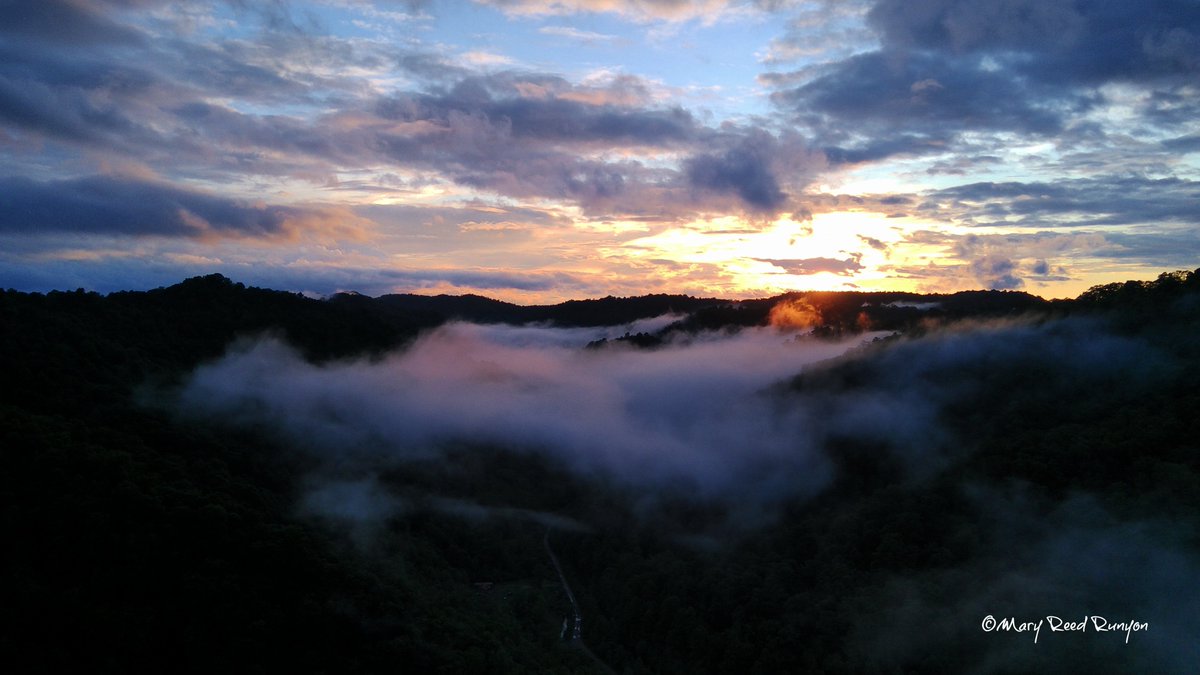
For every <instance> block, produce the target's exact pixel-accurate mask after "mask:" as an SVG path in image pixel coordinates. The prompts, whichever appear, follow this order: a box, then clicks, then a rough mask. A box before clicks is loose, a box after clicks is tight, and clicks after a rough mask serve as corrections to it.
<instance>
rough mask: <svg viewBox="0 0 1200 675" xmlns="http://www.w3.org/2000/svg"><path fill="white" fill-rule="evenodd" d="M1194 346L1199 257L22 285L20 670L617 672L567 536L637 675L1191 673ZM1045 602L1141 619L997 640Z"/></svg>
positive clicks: (14, 584) (10, 395)
mask: <svg viewBox="0 0 1200 675" xmlns="http://www.w3.org/2000/svg"><path fill="white" fill-rule="evenodd" d="M531 324H532V325H531ZM1198 334H1200V270H1198V271H1195V272H1183V271H1181V272H1174V273H1168V274H1163V275H1161V276H1160V277H1159V278H1158V279H1156V280H1153V281H1130V282H1126V283H1122V284H1109V285H1106V286H1099V287H1095V288H1092V289H1090V290H1089V291H1087V292H1085V293H1084V294H1082V295H1081V296H1080V297H1079V298H1077V299H1075V300H1071V301H1053V302H1048V301H1044V300H1042V299H1040V298H1036V297H1034V296H1031V295H1028V294H1024V293H1016V292H999V291H990V292H984V291H980V292H972V293H957V294H953V295H918V294H910V293H806V294H789V295H787V296H781V297H777V298H769V299H763V300H752V301H742V302H729V301H724V300H719V299H699V298H690V297H684V296H645V297H642V298H605V299H601V300H591V301H577V302H571V303H564V304H561V305H554V306H543V307H523V306H517V305H510V304H507V303H500V302H497V301H493V300H489V299H486V298H480V297H471V296H462V297H448V296H439V297H421V296H404V295H394V296H383V297H380V298H368V297H366V296H358V295H351V294H343V295H338V296H335V297H332V298H329V299H325V300H315V299H310V298H305V297H302V296H298V295H295V294H289V293H283V292H278V291H270V290H264V289H257V288H246V287H243V286H242V285H241V284H237V283H235V282H233V281H231V280H229V279H226V278H224V277H221V276H218V275H213V276H209V277H198V278H194V279H189V280H187V281H185V282H183V283H181V284H178V285H176V286H172V287H169V288H163V289H158V290H155V291H149V292H145V293H135V292H129V293H114V294H110V295H108V296H100V295H97V294H94V293H87V292H83V291H76V292H54V293H49V294H45V295H42V294H26V293H18V292H15V291H6V292H3V293H2V294H0V373H2V374H0V379H2V381H3V386H2V387H0V462H2V465H0V485H2V487H0V494H2V495H3V501H4V510H3V513H4V516H3V523H4V528H5V535H6V537H5V539H6V541H9V542H11V546H10V549H11V552H10V554H9V555H7V556H6V558H5V561H4V566H5V581H6V583H5V585H4V591H3V597H0V603H3V606H4V607H5V608H6V610H5V612H4V613H3V615H2V618H0V621H2V622H3V630H2V631H0V657H2V658H3V659H4V661H5V662H8V663H20V662H25V663H34V664H37V666H38V669H40V670H45V671H53V672H66V671H85V670H86V671H88V672H96V671H101V672H108V671H124V672H128V671H140V670H149V669H154V670H160V671H162V670H170V671H183V672H213V671H216V670H227V671H232V672H255V671H259V672H276V671H281V670H285V669H286V670H288V671H290V672H339V673H341V672H347V673H348V672H383V671H389V672H391V671H395V670H396V669H397V668H401V669H412V670H414V671H420V672H448V673H449V672H455V673H458V672H481V673H505V672H512V673H518V672H580V673H584V672H600V671H601V670H602V666H598V665H597V664H596V663H595V661H593V660H592V659H591V658H590V657H589V656H587V655H586V654H585V653H583V652H582V651H581V650H580V649H577V648H576V647H575V646H574V644H573V643H571V642H569V641H563V640H561V639H560V628H561V622H562V620H563V618H564V617H565V616H567V613H568V612H569V611H570V610H569V606H568V603H567V600H566V598H565V597H564V596H563V593H562V589H561V586H559V585H558V580H557V575H556V573H555V571H554V569H553V567H552V566H551V564H550V561H549V560H548V559H547V556H546V553H545V551H544V549H543V536H544V535H545V534H546V533H547V531H549V532H550V535H549V537H550V541H551V542H552V543H553V546H554V547H555V550H556V551H557V557H558V558H559V560H560V562H561V564H562V566H563V570H564V573H565V575H566V576H567V578H568V579H569V580H570V583H571V587H572V589H573V590H574V593H575V595H576V596H577V600H578V602H579V605H580V607H581V611H582V612H583V615H584V617H585V625H584V631H583V637H584V640H585V641H586V643H587V645H588V647H590V648H591V650H592V651H593V652H595V654H596V655H597V656H598V657H600V658H601V659H602V660H603V661H604V663H606V664H607V665H608V666H609V667H611V668H612V669H614V670H616V671H617V672H629V673H698V672H713V673H724V672H762V673H779V672H880V673H890V672H1030V671H1036V672H1047V671H1056V670H1067V669H1070V670H1079V669H1087V670H1090V671H1093V672H1165V673H1171V672H1179V673H1183V672H1192V670H1193V669H1194V666H1195V663H1197V662H1200V653H1198V649H1200V647H1198V643H1197V641H1196V640H1195V635H1197V633H1198V632H1200V606H1197V605H1196V603H1195V602H1194V597H1195V588H1196V581H1197V580H1198V579H1200V538H1198V532H1197V527H1198V524H1200V450H1198V448H1197V440H1196V439H1197V438H1200V429H1198V428H1197V425H1200V420H1198V417H1200V416H1197V415H1196V414H1195V411H1196V410H1200V387H1198V386H1197V385H1196V383H1197V382H1200V341H1198V340H1197V339H1196V337H1195V336H1196V335H1198ZM589 344H590V346H591V347H592V349H586V348H585V346H588V345H589ZM739 359H741V360H739ZM438 387H445V388H446V389H445V391H444V392H443V393H441V394H439V393H438V392H439V391H440V390H439V389H438ZM722 392H732V394H722ZM435 394H436V396H435ZM422 406H428V407H422ZM455 406H461V408H456V407H455ZM488 406H494V408H492V409H490V410H491V413H489V409H488ZM555 406H558V408H555ZM538 411H544V413H545V414H544V415H542V416H539V414H538ZM506 420H507V421H506ZM505 424H508V425H509V426H505ZM589 425H591V426H589ZM518 431H520V433H518ZM685 449H686V450H685ZM656 451H660V452H664V453H665V452H667V451H670V452H671V453H673V454H672V455H671V456H669V457H657V456H656V455H655V452H656ZM686 451H691V452H693V453H695V454H692V455H688V454H681V453H685V452H686ZM639 461H640V462H641V463H640V464H638V462H639ZM718 479H719V480H718ZM1048 615H1054V616H1058V617H1063V618H1066V619H1069V620H1071V621H1079V619H1080V618H1083V617H1085V616H1103V617H1106V618H1107V619H1108V620H1109V621H1112V622H1130V621H1140V622H1147V623H1148V624H1149V629H1148V630H1145V631H1142V632H1137V633H1133V634H1132V635H1131V636H1129V639H1128V642H1126V640H1125V638H1126V636H1125V633H1124V632H1123V631H1113V632H1106V633H1098V632H1095V631H1094V630H1093V631H1092V632H1052V631H1051V629H1050V628H1048V627H1043V628H1042V629H1041V631H1040V634H1039V635H1038V639H1037V642H1036V643H1035V642H1034V638H1033V636H1032V635H1031V634H1030V633H1026V632H1014V631H993V632H987V631H984V630H983V629H982V628H981V622H982V621H983V620H984V619H985V617H987V616H994V617H995V618H996V619H1002V618H1007V617H1014V618H1015V619H1017V620H1018V621H1038V620H1040V619H1044V618H1045V617H1046V616H1048Z"/></svg>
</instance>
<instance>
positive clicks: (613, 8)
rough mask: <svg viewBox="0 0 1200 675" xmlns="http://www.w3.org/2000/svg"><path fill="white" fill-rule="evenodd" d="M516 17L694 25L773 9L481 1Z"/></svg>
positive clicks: (613, 0)
mask: <svg viewBox="0 0 1200 675" xmlns="http://www.w3.org/2000/svg"><path fill="white" fill-rule="evenodd" d="M478 1H479V2H481V3H482V4H488V5H493V6H495V7H497V8H499V9H500V10H502V11H504V12H507V13H510V14H515V15H535V16H537V15H560V16H561V15H570V14H579V13H610V14H616V15H618V16H621V17H623V18H626V19H630V20H633V21H643V22H648V21H669V22H679V21H692V20H702V21H704V22H706V23H711V22H714V21H717V20H719V19H720V18H721V17H722V16H723V15H725V14H727V13H733V12H737V11H745V10H748V9H757V8H758V7H769V6H770V5H771V4H772V3H771V2H738V1H736V0H557V1H556V2H541V1H539V0H478Z"/></svg>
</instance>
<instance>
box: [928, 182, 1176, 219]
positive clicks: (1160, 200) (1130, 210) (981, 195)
mask: <svg viewBox="0 0 1200 675" xmlns="http://www.w3.org/2000/svg"><path fill="white" fill-rule="evenodd" d="M924 196H925V202H924V203H923V204H922V205H921V206H920V207H919V210H920V211H921V212H922V213H924V214H926V215H940V216H942V217H945V216H950V217H952V218H954V219H955V220H956V221H958V222H961V223H963V224H968V225H977V226H988V225H999V226H1013V225H1034V226H1040V227H1047V226H1054V225H1056V224H1061V225H1063V226H1070V227H1081V226H1096V225H1135V224H1142V223H1157V224H1167V223H1184V224H1200V213H1197V211H1196V209H1195V203H1196V200H1197V199H1200V181H1194V180H1189V179H1186V178H1176V177H1169V178H1148V177H1145V176H1119V175H1112V176H1097V177H1094V178H1080V179H1068V180H1060V181H1056V182H1054V183H1046V182H1028V183H1025V182H1016V181H1011V182H1004V183H993V182H981V183H969V184H965V185H959V186H956V187H952V188H946V189H943V190H936V191H931V192H927V193H925V195H924Z"/></svg>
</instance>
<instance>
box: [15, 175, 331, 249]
mask: <svg viewBox="0 0 1200 675" xmlns="http://www.w3.org/2000/svg"><path fill="white" fill-rule="evenodd" d="M324 218H325V215H324V214H321V213H319V212H318V211H315V210H313V211H306V210H304V209H300V208H296V207H283V206H269V205H257V204H247V203H242V202H238V201H235V200H231V199H226V198H222V197H215V196H212V195H208V194H204V193H201V192H194V191H190V190H183V189H180V188H176V187H173V186H170V185H165V184H162V183H153V182H147V181H142V180H136V179H129V178H116V177H111V176H90V177H87V178H77V179H72V180H62V181H50V182H37V181H33V180H30V179H27V178H19V177H18V178H3V179H0V232H4V233H20V234H42V233H49V232H78V233H89V234H119V235H158V236H167V237H206V236H213V235H225V236H249V237H276V236H281V235H287V234H291V233H293V232H294V229H295V228H296V227H298V226H299V225H300V223H301V222H306V221H307V222H310V223H311V222H313V221H320V220H324Z"/></svg>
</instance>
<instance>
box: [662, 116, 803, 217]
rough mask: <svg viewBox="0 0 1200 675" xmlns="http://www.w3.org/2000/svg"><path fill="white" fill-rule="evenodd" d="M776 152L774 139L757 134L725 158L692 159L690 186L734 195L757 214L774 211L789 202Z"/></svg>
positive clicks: (688, 169)
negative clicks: (781, 185)
mask: <svg viewBox="0 0 1200 675" xmlns="http://www.w3.org/2000/svg"><path fill="white" fill-rule="evenodd" d="M774 151H775V139H774V137H772V136H771V135H769V134H767V133H766V132H761V131H754V132H752V133H750V134H748V135H746V136H744V137H742V138H739V139H738V140H737V142H736V144H735V145H734V146H733V147H731V148H729V149H728V150H726V151H725V152H723V153H721V154H699V155H695V156H693V157H691V158H690V159H688V160H687V162H686V163H685V165H684V167H685V171H686V173H687V179H688V183H689V184H690V185H691V186H692V187H693V188H697V189H702V190H712V191H715V192H734V193H736V194H737V195H738V196H739V197H741V198H742V201H744V202H745V203H746V204H747V205H749V206H750V207H751V208H753V209H755V210H759V211H773V210H775V209H776V208H778V207H779V206H780V205H781V204H783V202H784V201H785V200H786V199H787V196H786V195H785V194H784V193H783V191H782V190H780V188H779V181H778V180H777V179H776V178H775V173H774V171H773V170H772V166H771V163H772V160H773V154H774Z"/></svg>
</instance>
